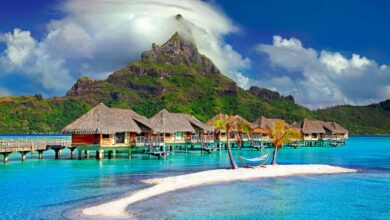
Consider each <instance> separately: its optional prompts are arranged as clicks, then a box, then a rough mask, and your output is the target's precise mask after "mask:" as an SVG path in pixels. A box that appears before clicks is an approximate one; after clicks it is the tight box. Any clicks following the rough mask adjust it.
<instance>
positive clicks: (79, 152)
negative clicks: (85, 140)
mask: <svg viewBox="0 0 390 220" xmlns="http://www.w3.org/2000/svg"><path fill="white" fill-rule="evenodd" d="M77 153H78V155H79V160H81V159H83V151H82V150H79V149H77Z"/></svg>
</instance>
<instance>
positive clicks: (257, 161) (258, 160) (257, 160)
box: [239, 154, 269, 168]
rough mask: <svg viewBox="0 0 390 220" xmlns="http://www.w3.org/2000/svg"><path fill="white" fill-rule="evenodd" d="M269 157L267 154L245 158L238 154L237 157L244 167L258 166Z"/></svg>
mask: <svg viewBox="0 0 390 220" xmlns="http://www.w3.org/2000/svg"><path fill="white" fill-rule="evenodd" d="M268 158H269V154H264V155H262V156H260V157H255V158H250V159H249V158H245V157H242V156H239V159H240V161H241V163H242V164H244V166H245V167H250V168H253V167H258V166H262V165H264V164H265V163H266V162H267V160H268Z"/></svg>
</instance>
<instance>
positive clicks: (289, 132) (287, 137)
mask: <svg viewBox="0 0 390 220" xmlns="http://www.w3.org/2000/svg"><path fill="white" fill-rule="evenodd" d="M271 138H272V143H273V145H274V146H275V149H274V153H273V158H272V165H275V164H276V156H277V153H278V151H279V149H280V148H282V146H283V144H287V143H289V142H291V141H295V140H299V139H301V132H300V131H299V130H297V129H294V128H286V123H285V122H284V121H282V120H280V121H278V122H276V123H275V124H274V125H273V126H272V128H271Z"/></svg>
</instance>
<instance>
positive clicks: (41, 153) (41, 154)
mask: <svg viewBox="0 0 390 220" xmlns="http://www.w3.org/2000/svg"><path fill="white" fill-rule="evenodd" d="M42 156H43V150H39V151H38V159H40V160H42Z"/></svg>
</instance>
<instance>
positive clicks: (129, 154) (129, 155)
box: [127, 149, 131, 159]
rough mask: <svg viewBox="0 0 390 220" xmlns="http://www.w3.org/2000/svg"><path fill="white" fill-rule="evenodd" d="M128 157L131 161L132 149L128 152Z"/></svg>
mask: <svg viewBox="0 0 390 220" xmlns="http://www.w3.org/2000/svg"><path fill="white" fill-rule="evenodd" d="M127 156H128V158H129V159H131V149H130V150H129V151H128V154H127Z"/></svg>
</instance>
